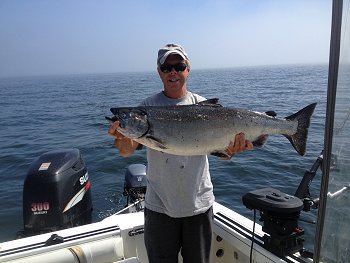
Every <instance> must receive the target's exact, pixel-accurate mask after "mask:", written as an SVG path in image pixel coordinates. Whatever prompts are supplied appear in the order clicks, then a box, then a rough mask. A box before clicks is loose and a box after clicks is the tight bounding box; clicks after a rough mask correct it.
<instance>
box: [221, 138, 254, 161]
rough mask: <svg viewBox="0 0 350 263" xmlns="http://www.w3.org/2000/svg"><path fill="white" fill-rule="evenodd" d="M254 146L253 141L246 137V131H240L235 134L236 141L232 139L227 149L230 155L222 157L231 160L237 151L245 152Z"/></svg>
mask: <svg viewBox="0 0 350 263" xmlns="http://www.w3.org/2000/svg"><path fill="white" fill-rule="evenodd" d="M253 148H254V146H253V144H252V142H251V141H248V140H246V139H245V135H244V133H238V134H236V135H235V138H234V141H230V144H229V145H228V146H227V147H226V149H225V151H226V153H227V155H228V156H229V157H227V158H222V159H224V160H229V159H231V158H232V157H233V156H235V155H236V154H237V153H240V152H243V151H245V150H252V149H253Z"/></svg>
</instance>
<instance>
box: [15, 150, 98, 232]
mask: <svg viewBox="0 0 350 263" xmlns="http://www.w3.org/2000/svg"><path fill="white" fill-rule="evenodd" d="M91 214H92V201H91V190H90V180H89V175H88V171H87V168H86V166H85V162H84V160H83V159H82V156H81V154H80V151H79V150H78V149H63V150H55V151H50V152H47V153H44V154H42V155H41V156H40V157H39V158H38V159H37V160H35V161H34V162H33V163H32V164H31V165H30V167H29V170H28V173H27V177H26V179H25V182H24V186H23V221H24V230H23V231H20V232H19V233H18V236H19V237H21V236H30V235H35V234H40V233H45V232H50V231H56V230H59V229H64V228H69V227H74V226H78V225H83V224H87V223H91Z"/></svg>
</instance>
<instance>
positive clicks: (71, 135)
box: [0, 65, 328, 247]
mask: <svg viewBox="0 0 350 263" xmlns="http://www.w3.org/2000/svg"><path fill="white" fill-rule="evenodd" d="M327 71H328V67H327V65H293V66H269V67H247V68H233V69H216V70H192V71H191V75H190V77H189V81H188V89H189V90H191V91H193V92H196V93H198V94H200V95H202V96H204V97H206V98H214V97H217V98H219V99H220V102H221V104H222V105H224V106H229V107H238V108H247V109H251V110H257V111H262V112H265V111H268V110H274V111H276V112H277V114H278V116H279V117H285V116H288V115H291V114H292V113H295V112H297V111H298V110H299V109H301V108H303V107H304V106H306V105H308V104H310V103H313V102H317V103H318V104H317V107H316V110H315V113H314V115H313V117H312V121H311V127H310V130H309V139H308V145H307V153H306V155H305V156H303V157H302V156H299V155H298V154H297V153H296V152H295V150H294V149H293V147H292V146H291V145H290V143H289V141H288V140H287V139H286V138H284V137H283V136H278V135H274V136H270V137H269V140H268V142H267V144H266V145H265V146H264V147H263V148H261V149H254V150H252V151H246V152H244V153H241V154H239V155H237V156H235V157H234V158H232V159H231V160H229V161H223V160H220V159H218V158H216V157H212V156H210V157H209V159H210V167H211V168H210V169H211V176H212V181H213V184H214V191H215V196H216V200H217V201H218V202H219V203H221V204H223V205H225V206H227V207H229V208H231V209H234V210H235V211H237V212H239V213H242V214H243V215H245V216H247V217H249V218H252V213H253V212H252V211H250V210H248V209H247V208H246V207H245V206H244V205H243V203H242V195H244V194H245V193H247V192H249V191H252V190H255V189H259V188H264V187H273V188H276V189H279V190H281V191H283V192H285V193H288V194H294V193H295V191H296V189H297V187H298V185H299V183H300V181H301V179H302V177H303V174H304V172H305V171H306V170H308V169H310V168H311V166H312V164H313V162H314V161H315V160H316V158H317V156H318V155H319V153H320V152H321V150H322V148H323V134H324V122H325V109H326V90H327V73H328V72H327ZM160 90H162V84H161V81H160V80H159V77H158V75H157V73H156V71H154V72H134V73H115V74H90V75H66V76H43V77H17V78H3V79H0V92H1V93H0V94H1V95H0V96H1V100H0V112H1V114H0V242H2V241H7V240H11V239H13V238H14V237H15V235H16V232H17V231H18V230H20V229H21V228H23V220H22V191H23V182H24V179H25V177H26V173H27V170H28V168H29V165H30V164H31V163H32V162H33V161H34V160H35V159H36V158H37V157H39V156H40V155H41V154H43V153H45V152H47V151H50V150H55V149H62V148H78V149H79V150H80V151H81V153H82V156H83V159H84V160H85V162H86V164H87V168H88V171H89V175H90V178H91V186H92V199H93V208H94V210H93V221H98V220H101V219H103V218H105V217H107V216H109V215H111V214H113V213H114V212H116V211H118V210H120V209H122V208H123V207H124V205H125V198H124V197H123V195H122V192H123V182H124V173H125V170H126V167H127V166H128V165H130V164H132V163H143V164H146V158H145V150H141V151H138V152H137V153H136V154H134V155H133V156H132V157H129V158H123V157H120V156H119V155H118V151H117V149H116V148H114V146H113V138H112V137H109V136H108V135H107V130H108V127H109V124H108V123H107V122H106V121H105V119H104V116H110V111H109V108H111V107H118V106H136V105H138V104H139V103H140V101H141V100H142V99H143V98H145V97H146V96H149V95H151V94H154V93H155V92H158V91H160ZM320 177H321V176H320V172H319V173H318V174H317V176H316V177H315V179H314V181H313V182H312V184H311V194H312V195H313V197H317V196H318V193H319V188H320ZM316 213H317V212H316V211H311V212H309V213H302V215H301V218H302V219H304V220H309V221H313V220H316ZM302 227H304V228H305V231H306V235H305V237H306V245H307V246H309V247H311V246H312V244H313V235H314V231H315V226H314V225H312V224H309V223H302Z"/></svg>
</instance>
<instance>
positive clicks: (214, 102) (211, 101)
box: [197, 98, 222, 107]
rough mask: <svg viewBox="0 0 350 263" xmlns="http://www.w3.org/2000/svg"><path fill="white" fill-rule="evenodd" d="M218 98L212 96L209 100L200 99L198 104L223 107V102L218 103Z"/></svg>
mask: <svg viewBox="0 0 350 263" xmlns="http://www.w3.org/2000/svg"><path fill="white" fill-rule="evenodd" d="M218 102H219V99H218V98H212V99H209V100H204V101H200V102H198V103H197V105H198V106H212V107H222V105H221V104H219V103H218Z"/></svg>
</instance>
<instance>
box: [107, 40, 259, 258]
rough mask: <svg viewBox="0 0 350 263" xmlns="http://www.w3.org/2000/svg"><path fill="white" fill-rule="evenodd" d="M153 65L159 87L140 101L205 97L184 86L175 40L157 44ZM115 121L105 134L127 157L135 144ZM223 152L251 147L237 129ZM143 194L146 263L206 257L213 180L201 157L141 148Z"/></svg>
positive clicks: (183, 62)
mask: <svg viewBox="0 0 350 263" xmlns="http://www.w3.org/2000/svg"><path fill="white" fill-rule="evenodd" d="M157 69H158V73H159V76H160V79H161V80H162V82H163V86H164V89H163V91H161V92H159V93H157V94H155V95H153V96H151V97H149V98H147V99H145V100H144V101H143V102H142V103H141V105H143V106H156V105H157V106H161V105H164V106H165V105H186V104H195V103H198V102H200V101H203V100H205V98H203V97H201V96H199V95H197V94H194V93H192V92H190V91H188V90H187V78H188V76H189V73H190V64H189V58H188V55H187V54H186V52H185V50H184V49H183V48H182V47H181V46H180V45H177V44H168V45H166V46H165V47H163V48H161V49H159V51H158V58H157ZM119 124H120V123H119V121H116V122H115V123H114V124H113V125H112V126H111V127H110V129H109V131H108V133H109V134H110V135H112V136H114V137H115V138H116V139H115V145H116V147H117V148H118V149H119V152H120V154H121V155H122V156H125V157H127V156H130V155H132V154H133V152H134V151H135V150H136V148H137V147H138V146H139V144H138V143H137V142H135V141H133V140H131V139H129V138H126V137H124V136H123V135H122V134H121V133H119V132H118V131H117V128H118V126H119ZM232 137H233V138H234V141H232V142H230V144H229V145H228V146H227V149H226V152H227V153H228V155H229V156H231V157H232V156H234V155H235V154H236V153H239V152H242V151H244V150H247V149H252V148H253V145H252V143H251V142H250V141H247V140H245V136H244V134H243V133H240V134H237V135H234V134H233V135H232ZM147 161H148V165H147V191H146V198H145V245H146V249H147V254H148V258H149V262H150V263H177V262H178V254H179V252H180V251H181V255H182V257H183V261H184V263H202V262H209V255H210V244H211V236H212V230H211V225H212V219H213V211H212V205H213V202H214V194H213V185H212V183H211V179H210V174H209V163H208V158H207V156H205V155H204V156H177V155H171V154H167V153H163V152H160V151H155V150H152V149H147Z"/></svg>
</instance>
